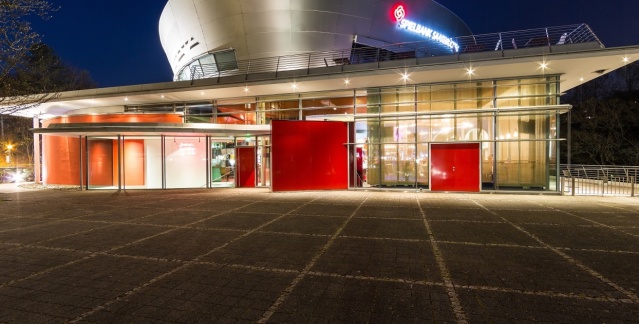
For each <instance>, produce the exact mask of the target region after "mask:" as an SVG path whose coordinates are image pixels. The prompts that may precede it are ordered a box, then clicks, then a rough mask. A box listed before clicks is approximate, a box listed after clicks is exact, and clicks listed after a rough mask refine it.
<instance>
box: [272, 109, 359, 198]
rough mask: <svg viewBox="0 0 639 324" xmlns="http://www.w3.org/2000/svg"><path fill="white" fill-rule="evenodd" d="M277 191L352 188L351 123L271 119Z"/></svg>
mask: <svg viewBox="0 0 639 324" xmlns="http://www.w3.org/2000/svg"><path fill="white" fill-rule="evenodd" d="M271 127H272V130H271V141H272V144H271V145H272V146H271V166H272V169H273V183H272V189H273V191H295V190H338V189H348V151H347V146H346V145H344V144H345V143H348V124H347V123H344V122H327V121H286V120H274V121H272V122H271Z"/></svg>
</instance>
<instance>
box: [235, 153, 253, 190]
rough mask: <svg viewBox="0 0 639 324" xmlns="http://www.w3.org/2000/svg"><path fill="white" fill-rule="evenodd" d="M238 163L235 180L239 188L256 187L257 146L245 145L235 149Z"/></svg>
mask: <svg viewBox="0 0 639 324" xmlns="http://www.w3.org/2000/svg"><path fill="white" fill-rule="evenodd" d="M235 157H236V159H235V160H236V162H237V165H236V166H235V173H236V174H235V179H236V180H235V181H237V182H236V186H237V187H238V188H254V187H255V147H254V146H244V147H238V148H236V149H235Z"/></svg>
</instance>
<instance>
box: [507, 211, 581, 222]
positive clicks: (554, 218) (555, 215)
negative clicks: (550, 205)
mask: <svg viewBox="0 0 639 324" xmlns="http://www.w3.org/2000/svg"><path fill="white" fill-rule="evenodd" d="M495 213H496V214H498V215H499V216H501V217H503V218H505V219H506V220H508V221H509V222H513V223H516V224H522V223H539V224H561V225H591V224H592V223H591V222H588V221H587V220H583V219H579V218H578V217H574V216H570V215H568V214H566V213H563V212H561V211H555V210H542V209H537V210H495Z"/></svg>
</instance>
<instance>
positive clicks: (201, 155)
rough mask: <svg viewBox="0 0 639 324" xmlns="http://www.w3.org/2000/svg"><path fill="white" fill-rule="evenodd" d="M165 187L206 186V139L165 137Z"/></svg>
mask: <svg viewBox="0 0 639 324" xmlns="http://www.w3.org/2000/svg"><path fill="white" fill-rule="evenodd" d="M164 148H165V154H166V156H165V159H166V187H167V188H204V187H206V165H207V163H206V141H205V140H204V139H203V138H202V137H199V138H198V137H171V138H166V139H165V146H164Z"/></svg>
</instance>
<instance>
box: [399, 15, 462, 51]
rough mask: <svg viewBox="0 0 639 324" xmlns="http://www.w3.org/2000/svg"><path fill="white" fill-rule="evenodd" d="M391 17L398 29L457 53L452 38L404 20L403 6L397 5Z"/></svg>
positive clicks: (457, 49) (457, 45)
mask: <svg viewBox="0 0 639 324" xmlns="http://www.w3.org/2000/svg"><path fill="white" fill-rule="evenodd" d="M393 17H395V20H397V22H398V23H399V25H397V26H398V27H399V28H401V29H406V30H408V31H410V32H412V33H415V34H418V35H421V36H423V37H426V38H429V39H432V40H434V41H437V42H439V43H440V44H443V45H445V46H448V47H449V48H450V49H451V50H453V51H455V52H458V51H459V44H457V43H456V42H455V41H454V40H453V39H452V38H450V37H448V36H446V35H444V34H442V33H439V32H437V31H434V30H432V29H431V28H428V27H425V26H422V25H420V24H418V23H416V22H413V21H411V20H408V19H406V8H405V7H404V5H398V6H396V7H395V9H394V10H393Z"/></svg>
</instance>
